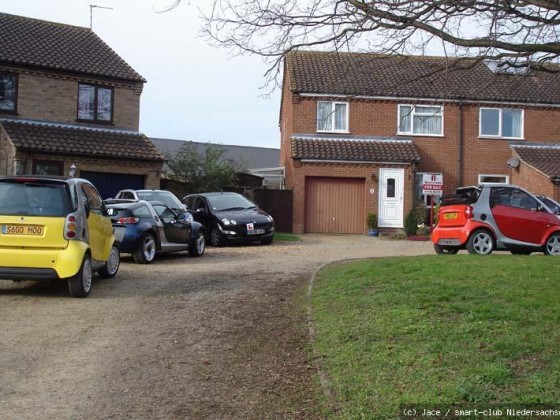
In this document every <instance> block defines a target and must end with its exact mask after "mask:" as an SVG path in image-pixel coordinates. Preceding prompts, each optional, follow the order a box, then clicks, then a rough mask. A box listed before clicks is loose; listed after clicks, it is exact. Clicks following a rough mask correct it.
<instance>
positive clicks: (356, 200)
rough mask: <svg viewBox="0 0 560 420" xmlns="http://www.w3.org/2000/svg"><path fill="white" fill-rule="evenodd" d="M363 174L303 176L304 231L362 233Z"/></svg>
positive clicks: (363, 218) (363, 209)
mask: <svg viewBox="0 0 560 420" xmlns="http://www.w3.org/2000/svg"><path fill="white" fill-rule="evenodd" d="M364 200H365V179H364V178H323V177H321V178H318V177H317V178H315V177H307V178H305V227H304V230H305V232H309V233H359V234H362V233H364V221H365V214H364V211H365V201H364Z"/></svg>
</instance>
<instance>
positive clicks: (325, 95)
mask: <svg viewBox="0 0 560 420" xmlns="http://www.w3.org/2000/svg"><path fill="white" fill-rule="evenodd" d="M299 96H302V97H307V98H311V97H315V98H343V99H362V100H364V99H365V100H371V101H401V102H402V101H410V102H418V101H421V102H432V103H433V102H441V103H445V102H447V103H455V104H470V105H472V104H474V105H481V104H482V105H495V104H507V105H512V106H525V107H535V108H537V107H547V108H560V104H550V103H538V102H508V101H500V100H495V101H482V100H464V99H438V98H418V97H405V96H368V95H341V94H328V93H300V94H299Z"/></svg>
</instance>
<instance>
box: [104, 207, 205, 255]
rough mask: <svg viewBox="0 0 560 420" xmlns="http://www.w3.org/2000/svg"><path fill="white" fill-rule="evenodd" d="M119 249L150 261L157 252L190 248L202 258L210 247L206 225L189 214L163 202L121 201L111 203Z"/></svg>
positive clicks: (193, 253)
mask: <svg viewBox="0 0 560 420" xmlns="http://www.w3.org/2000/svg"><path fill="white" fill-rule="evenodd" d="M107 211H108V212H109V216H110V217H111V220H112V222H113V227H114V229H115V236H116V238H117V239H118V240H119V242H120V246H119V250H120V251H121V252H123V253H129V254H132V257H133V258H134V261H135V262H137V263H140V264H149V263H151V262H152V261H153V260H154V259H155V256H156V254H157V253H163V252H179V251H188V254H189V255H190V256H191V257H200V256H202V255H203V254H204V250H205V248H206V241H205V231H204V227H203V226H202V225H201V224H200V223H197V222H195V221H194V220H193V218H192V216H190V214H188V213H186V214H185V213H181V214H178V213H175V212H174V211H173V210H171V209H170V208H169V207H167V206H166V205H165V204H163V203H158V202H153V203H151V202H148V201H143V200H140V201H133V202H130V201H122V202H120V201H118V200H113V201H112V202H111V201H109V202H108V203H107Z"/></svg>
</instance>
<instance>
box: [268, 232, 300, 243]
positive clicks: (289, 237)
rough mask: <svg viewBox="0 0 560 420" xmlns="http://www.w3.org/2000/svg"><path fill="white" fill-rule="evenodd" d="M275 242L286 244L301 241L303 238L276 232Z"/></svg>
mask: <svg viewBox="0 0 560 420" xmlns="http://www.w3.org/2000/svg"><path fill="white" fill-rule="evenodd" d="M274 240H275V241H284V242H297V241H301V238H300V237H299V236H297V235H294V234H293V233H282V232H274Z"/></svg>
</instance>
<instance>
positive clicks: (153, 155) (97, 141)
mask: <svg viewBox="0 0 560 420" xmlns="http://www.w3.org/2000/svg"><path fill="white" fill-rule="evenodd" d="M0 125H1V126H3V127H4V129H5V130H6V132H7V133H8V136H9V137H10V139H11V140H12V142H13V143H14V145H15V146H16V147H17V148H21V149H23V150H27V151H33V152H46V153H60V154H76V155H93V156H95V157H107V158H119V159H139V160H164V157H163V155H162V154H161V153H160V152H159V151H158V149H157V148H156V147H155V146H154V145H153V143H152V142H151V141H150V139H148V138H147V137H146V136H145V135H143V134H139V133H135V132H129V131H119V130H101V129H91V128H84V127H74V126H65V125H61V124H45V123H36V122H28V121H25V122H22V121H17V120H2V121H0Z"/></svg>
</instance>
